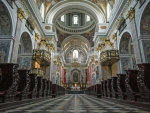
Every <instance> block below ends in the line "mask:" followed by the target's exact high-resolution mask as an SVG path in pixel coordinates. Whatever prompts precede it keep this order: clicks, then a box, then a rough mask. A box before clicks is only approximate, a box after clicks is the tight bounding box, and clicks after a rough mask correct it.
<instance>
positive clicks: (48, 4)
mask: <svg viewBox="0 0 150 113" xmlns="http://www.w3.org/2000/svg"><path fill="white" fill-rule="evenodd" d="M35 1H36V5H37V7H38V9H40V7H41V4H42V3H43V4H44V6H45V14H47V12H48V11H49V10H50V9H51V8H52V7H53V6H55V5H56V4H57V3H59V2H61V1H68V2H71V1H77V2H79V1H81V2H82V1H85V0H35ZM86 1H90V2H92V3H94V4H95V5H97V6H98V7H99V8H100V9H101V10H102V11H103V12H104V14H106V6H107V2H109V4H110V5H111V6H113V4H114V3H115V0H86Z"/></svg>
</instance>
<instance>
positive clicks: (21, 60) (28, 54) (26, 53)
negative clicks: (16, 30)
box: [17, 32, 33, 69]
mask: <svg viewBox="0 0 150 113" xmlns="http://www.w3.org/2000/svg"><path fill="white" fill-rule="evenodd" d="M32 49H33V48H32V41H31V37H30V35H29V33H28V32H23V33H22V34H21V36H20V45H19V50H18V59H17V62H18V64H19V68H20V69H30V68H31V61H32Z"/></svg>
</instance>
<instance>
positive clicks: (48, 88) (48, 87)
mask: <svg viewBox="0 0 150 113" xmlns="http://www.w3.org/2000/svg"><path fill="white" fill-rule="evenodd" d="M50 85H51V84H50V80H47V92H46V96H47V97H49V96H50V93H51V89H50V88H51V86H50Z"/></svg>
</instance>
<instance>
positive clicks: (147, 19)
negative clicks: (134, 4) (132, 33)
mask: <svg viewBox="0 0 150 113" xmlns="http://www.w3.org/2000/svg"><path fill="white" fill-rule="evenodd" d="M140 29H141V35H150V2H149V4H148V5H147V7H146V8H145V10H144V12H143V15H142V19H141V27H140Z"/></svg>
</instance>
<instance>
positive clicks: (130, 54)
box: [119, 32, 137, 73]
mask: <svg viewBox="0 0 150 113" xmlns="http://www.w3.org/2000/svg"><path fill="white" fill-rule="evenodd" d="M119 53H120V63H121V72H122V73H125V71H124V70H127V69H131V68H134V69H137V66H136V62H135V56H134V49H133V44H132V38H131V35H130V34H129V33H128V32H125V33H123V35H122V37H121V41H120V47H119Z"/></svg>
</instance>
